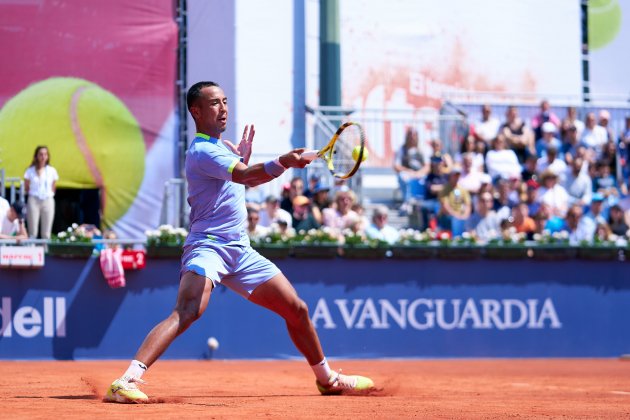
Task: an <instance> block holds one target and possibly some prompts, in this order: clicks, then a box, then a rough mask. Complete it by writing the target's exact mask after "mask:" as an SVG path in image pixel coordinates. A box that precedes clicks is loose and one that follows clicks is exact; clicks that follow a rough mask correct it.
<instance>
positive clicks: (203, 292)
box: [135, 271, 213, 367]
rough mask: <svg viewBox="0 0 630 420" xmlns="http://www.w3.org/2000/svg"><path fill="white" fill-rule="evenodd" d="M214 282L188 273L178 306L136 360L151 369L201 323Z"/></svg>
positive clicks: (183, 282) (150, 337)
mask: <svg viewBox="0 0 630 420" xmlns="http://www.w3.org/2000/svg"><path fill="white" fill-rule="evenodd" d="M212 288H213V285H212V281H211V280H210V279H208V278H206V277H204V276H200V275H199V274H196V273H194V272H192V271H188V272H186V273H184V275H183V276H182V279H181V280H180V283H179V291H178V293H177V304H176V305H175V309H174V310H173V312H172V313H171V314H170V315H169V317H168V318H166V319H165V320H164V321H162V322H160V323H159V324H158V325H156V326H155V327H154V328H153V329H152V330H151V332H150V333H149V334H148V335H147V337H146V338H145V339H144V342H143V343H142V345H141V346H140V348H139V349H138V352H137V353H136V356H135V359H136V360H140V361H141V362H143V363H144V364H145V365H146V366H147V367H149V366H151V365H152V364H153V363H154V362H155V361H156V360H157V359H158V358H159V357H160V356H161V355H162V354H163V353H164V352H165V351H166V349H167V348H168V346H169V345H170V344H171V343H172V342H173V340H175V338H177V336H178V335H180V334H181V333H183V332H184V331H186V330H187V329H188V327H190V325H191V324H192V323H193V322H194V321H196V320H197V319H199V317H200V316H201V315H202V314H203V313H204V311H205V310H206V308H207V307H208V301H209V300H210V294H211V292H212Z"/></svg>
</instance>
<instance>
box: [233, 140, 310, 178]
mask: <svg viewBox="0 0 630 420" xmlns="http://www.w3.org/2000/svg"><path fill="white" fill-rule="evenodd" d="M303 152H304V149H294V150H292V151H290V152H289V153H286V154H284V155H282V156H280V157H278V158H277V159H274V160H271V161H269V162H265V163H257V164H255V165H252V166H247V165H245V164H244V163H242V162H240V163H238V164H237V165H236V167H235V168H234V171H232V181H234V182H237V183H239V184H243V185H247V186H248V187H255V186H256V185H260V184H264V183H265V182H269V181H271V180H272V179H274V178H277V177H279V176H280V175H282V173H283V172H284V171H286V170H287V169H289V168H303V167H305V166H306V165H308V164H309V163H311V161H312V159H308V158H303V157H302V153H303Z"/></svg>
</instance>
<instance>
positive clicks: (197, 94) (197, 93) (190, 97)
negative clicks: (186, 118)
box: [186, 82, 220, 109]
mask: <svg viewBox="0 0 630 420" xmlns="http://www.w3.org/2000/svg"><path fill="white" fill-rule="evenodd" d="M208 86H216V87H220V86H219V84H218V83H215V82H197V83H195V84H194V85H192V86H191V87H190V89H188V93H187V94H186V105H188V109H190V107H192V106H193V104H194V103H195V101H196V100H197V99H199V98H201V89H203V88H205V87H208Z"/></svg>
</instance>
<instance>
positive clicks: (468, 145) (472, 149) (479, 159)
mask: <svg viewBox="0 0 630 420" xmlns="http://www.w3.org/2000/svg"><path fill="white" fill-rule="evenodd" d="M475 142H476V140H475V138H474V137H472V136H468V137H466V138H465V139H464V141H462V146H461V148H460V150H459V153H458V154H457V155H456V156H455V163H459V164H462V163H463V159H464V156H465V155H466V154H471V155H472V167H473V168H474V169H476V170H477V172H484V171H485V166H484V165H485V164H484V153H485V152H482V153H479V151H478V150H477V149H476V145H475ZM480 143H481V144H482V145H484V147H485V143H483V142H481V141H480Z"/></svg>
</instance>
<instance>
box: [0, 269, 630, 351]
mask: <svg viewBox="0 0 630 420" xmlns="http://www.w3.org/2000/svg"><path fill="white" fill-rule="evenodd" d="M277 264H278V265H279V267H280V268H281V269H282V270H283V272H284V273H285V274H286V275H287V277H288V278H289V279H290V280H291V281H292V282H293V284H294V286H295V287H296V289H297V290H298V293H299V294H300V296H301V297H302V298H303V299H304V300H305V301H306V303H307V304H308V306H309V308H310V316H311V318H312V320H313V322H314V323H315V325H316V327H317V331H318V333H319V335H320V338H321V341H322V345H323V347H324V350H325V353H326V355H327V356H328V357H344V358H381V357H391V358H396V357H400V358H425V357H426V358H441V357H611V356H618V355H620V354H622V353H628V352H630V335H629V334H628V333H627V331H628V325H627V324H628V321H629V320H630V305H628V302H629V301H630V280H629V279H630V264H628V263H627V262H595V261H579V260H576V261H571V262H570V263H569V262H551V261H530V260H523V261H489V260H478V261H440V260H426V261H394V260H365V261H363V260H361V261H358V260H357V261H349V260H343V259H335V260H326V261H317V260H297V259H287V260H280V261H277ZM178 270H179V261H178V260H176V259H173V260H151V261H149V262H148V264H147V268H146V269H144V270H138V271H130V272H127V274H126V277H127V287H125V288H122V289H110V288H109V287H108V285H107V283H106V281H105V280H104V278H103V275H102V273H101V271H100V268H99V266H98V263H97V260H96V259H95V258H92V259H87V260H70V259H60V258H55V257H48V258H47V261H46V267H45V268H44V269H42V270H32V271H30V270H6V269H4V270H2V271H0V278H1V282H0V320H1V324H0V325H1V330H0V359H64V360H65V359H112V358H116V359H118V358H122V359H127V358H131V357H132V356H133V355H134V353H135V351H136V350H137V348H138V346H139V345H140V343H141V342H142V340H143V339H144V337H145V335H146V334H147V333H148V332H149V330H150V329H151V328H152V327H153V326H154V325H155V324H156V323H158V322H159V321H161V320H162V319H164V318H165V317H166V316H168V314H169V313H170V311H171V310H172V308H173V305H174V304H175V298H176V294H177V284H178ZM209 337H215V338H216V339H217V340H218V341H219V347H218V349H216V350H210V349H209V347H208V345H207V340H208V338H209ZM164 357H165V358H186V359H201V358H210V357H212V358H219V359H236V358H238V359H240V358H244V359H263V358H273V359H276V358H294V357H300V355H299V353H298V352H297V350H296V349H295V348H294V347H293V345H292V343H291V341H290V339H289V337H288V335H287V333H286V330H285V326H284V322H283V321H282V319H280V318H279V317H278V316H276V315H275V314H273V313H271V312H269V311H267V310H266V309H263V308H260V307H258V306H256V305H254V304H251V303H249V302H247V301H245V300H244V299H243V298H241V297H240V296H238V295H236V294H235V293H233V292H231V291H229V290H227V289H226V288H224V287H219V288H217V289H216V290H215V291H214V292H213V294H212V297H211V299H210V305H209V306H208V309H207V311H206V313H205V314H204V315H203V316H202V317H201V319H200V320H199V321H197V322H196V323H195V324H194V325H193V326H192V327H191V328H190V329H189V330H188V331H186V332H185V333H184V334H183V335H182V336H180V337H179V338H178V339H177V340H176V341H175V342H174V343H173V345H172V346H171V347H170V348H169V349H168V351H167V352H166V353H165V355H164Z"/></svg>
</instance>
